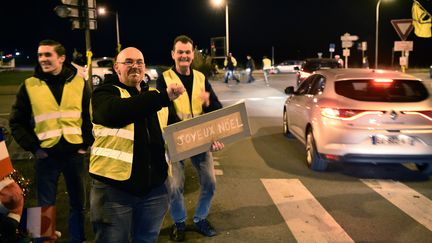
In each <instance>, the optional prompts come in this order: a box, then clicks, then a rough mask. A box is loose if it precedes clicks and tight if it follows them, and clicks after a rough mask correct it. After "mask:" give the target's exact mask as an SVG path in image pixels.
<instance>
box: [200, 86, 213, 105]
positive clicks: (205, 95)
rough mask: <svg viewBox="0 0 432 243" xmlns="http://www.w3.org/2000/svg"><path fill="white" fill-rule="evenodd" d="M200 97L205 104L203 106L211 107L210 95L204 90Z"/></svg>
mask: <svg viewBox="0 0 432 243" xmlns="http://www.w3.org/2000/svg"><path fill="white" fill-rule="evenodd" d="M199 97H200V99H201V100H202V102H203V106H205V107H209V105H210V93H209V92H206V91H204V90H202V91H201V93H200V96H199Z"/></svg>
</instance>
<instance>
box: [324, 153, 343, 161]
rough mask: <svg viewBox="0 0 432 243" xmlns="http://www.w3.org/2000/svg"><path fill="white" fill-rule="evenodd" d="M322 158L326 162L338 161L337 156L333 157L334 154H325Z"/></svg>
mask: <svg viewBox="0 0 432 243" xmlns="http://www.w3.org/2000/svg"><path fill="white" fill-rule="evenodd" d="M324 158H326V159H327V160H332V161H338V160H340V157H339V156H338V155H334V154H325V155H324Z"/></svg>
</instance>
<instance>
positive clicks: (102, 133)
mask: <svg viewBox="0 0 432 243" xmlns="http://www.w3.org/2000/svg"><path fill="white" fill-rule="evenodd" d="M114 70H115V72H116V74H117V75H113V76H114V77H113V80H112V82H110V83H106V84H104V85H102V86H100V87H98V88H97V89H96V90H95V91H94V92H93V96H92V102H91V104H92V110H93V113H92V114H93V124H94V127H93V134H94V136H95V142H94V144H93V146H92V150H91V156H90V175H91V177H92V178H93V179H94V180H93V182H92V189H91V194H90V211H91V221H92V223H93V228H94V230H95V234H96V239H95V242H104V243H105V242H116V243H117V242H131V241H132V242H155V241H156V240H157V237H158V234H159V231H160V227H161V224H162V222H163V218H164V215H165V213H166V211H167V209H168V202H169V198H168V192H167V188H166V186H165V180H166V178H167V167H168V166H167V162H166V160H165V148H164V141H163V139H162V132H161V129H160V126H159V120H158V116H157V111H159V110H160V109H161V108H162V107H166V106H168V105H169V104H170V101H171V100H174V99H176V98H177V97H178V96H179V95H181V94H182V93H183V92H184V87H183V86H181V85H170V86H168V87H167V88H166V89H164V90H161V91H160V92H159V91H156V90H153V91H150V90H148V86H143V85H141V83H142V82H143V78H144V73H145V63H144V56H143V54H142V53H141V51H139V50H138V49H136V48H133V47H129V48H126V49H124V50H122V51H121V52H120V53H119V54H118V56H117V59H116V63H115V64H114Z"/></svg>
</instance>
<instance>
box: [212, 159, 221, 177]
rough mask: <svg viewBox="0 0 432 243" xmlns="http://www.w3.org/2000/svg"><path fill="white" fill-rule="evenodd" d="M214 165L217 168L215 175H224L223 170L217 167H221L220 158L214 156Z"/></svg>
mask: <svg viewBox="0 0 432 243" xmlns="http://www.w3.org/2000/svg"><path fill="white" fill-rule="evenodd" d="M213 165H214V167H215V169H214V173H215V175H217V176H221V175H223V170H221V169H216V167H217V166H220V163H219V157H216V156H213Z"/></svg>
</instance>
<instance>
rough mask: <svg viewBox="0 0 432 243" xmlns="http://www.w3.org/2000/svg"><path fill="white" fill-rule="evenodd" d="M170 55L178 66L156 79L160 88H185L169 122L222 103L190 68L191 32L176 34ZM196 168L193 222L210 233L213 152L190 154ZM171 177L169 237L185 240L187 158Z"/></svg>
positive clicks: (215, 146)
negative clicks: (170, 224)
mask: <svg viewBox="0 0 432 243" xmlns="http://www.w3.org/2000/svg"><path fill="white" fill-rule="evenodd" d="M171 57H172V59H173V60H174V62H175V67H173V68H171V69H169V70H167V71H165V72H164V73H163V75H161V77H160V78H159V79H158V80H157V81H156V87H157V89H158V90H164V89H166V87H167V86H169V85H172V84H177V85H183V86H184V87H185V88H186V91H187V92H185V93H184V94H183V95H181V96H180V97H179V98H178V99H176V100H174V101H173V102H172V104H171V106H170V107H169V116H168V124H172V123H176V122H179V121H183V120H187V119H191V118H193V117H196V116H199V115H201V114H203V113H206V112H210V111H214V110H217V109H219V108H221V107H222V104H221V103H220V102H219V100H218V98H217V96H216V94H215V93H214V91H213V89H212V87H211V85H210V83H209V82H208V80H207V78H206V77H205V76H204V74H202V73H201V72H199V71H197V70H194V69H192V68H191V64H192V61H193V59H194V51H193V41H192V39H190V38H189V37H188V36H185V35H181V36H178V37H177V38H175V40H174V43H173V49H172V51H171ZM223 147H224V145H223V143H220V142H218V141H215V142H213V144H212V145H211V148H210V150H211V151H217V150H220V149H223ZM191 161H192V164H193V166H194V167H195V169H196V170H197V173H198V175H199V176H198V178H199V183H200V197H199V201H198V205H197V207H196V210H195V215H194V217H193V222H194V226H195V228H196V230H197V231H198V232H200V233H201V234H203V235H205V236H208V237H211V236H214V235H216V230H215V229H214V228H213V227H212V226H211V224H210V223H209V222H208V220H207V215H208V213H209V210H210V204H211V200H212V198H213V195H214V192H215V187H216V178H215V174H214V167H213V157H212V154H211V153H210V152H205V153H201V154H198V155H195V156H193V157H192V158H191ZM169 179H170V194H171V195H170V199H171V201H170V203H171V207H170V211H171V217H172V218H173V220H174V224H173V226H172V227H171V232H170V237H171V239H172V240H175V241H183V240H184V239H185V231H186V216H187V215H186V209H185V205H184V197H183V191H184V181H185V161H184V160H183V161H179V162H174V163H172V177H170V178H169Z"/></svg>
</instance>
